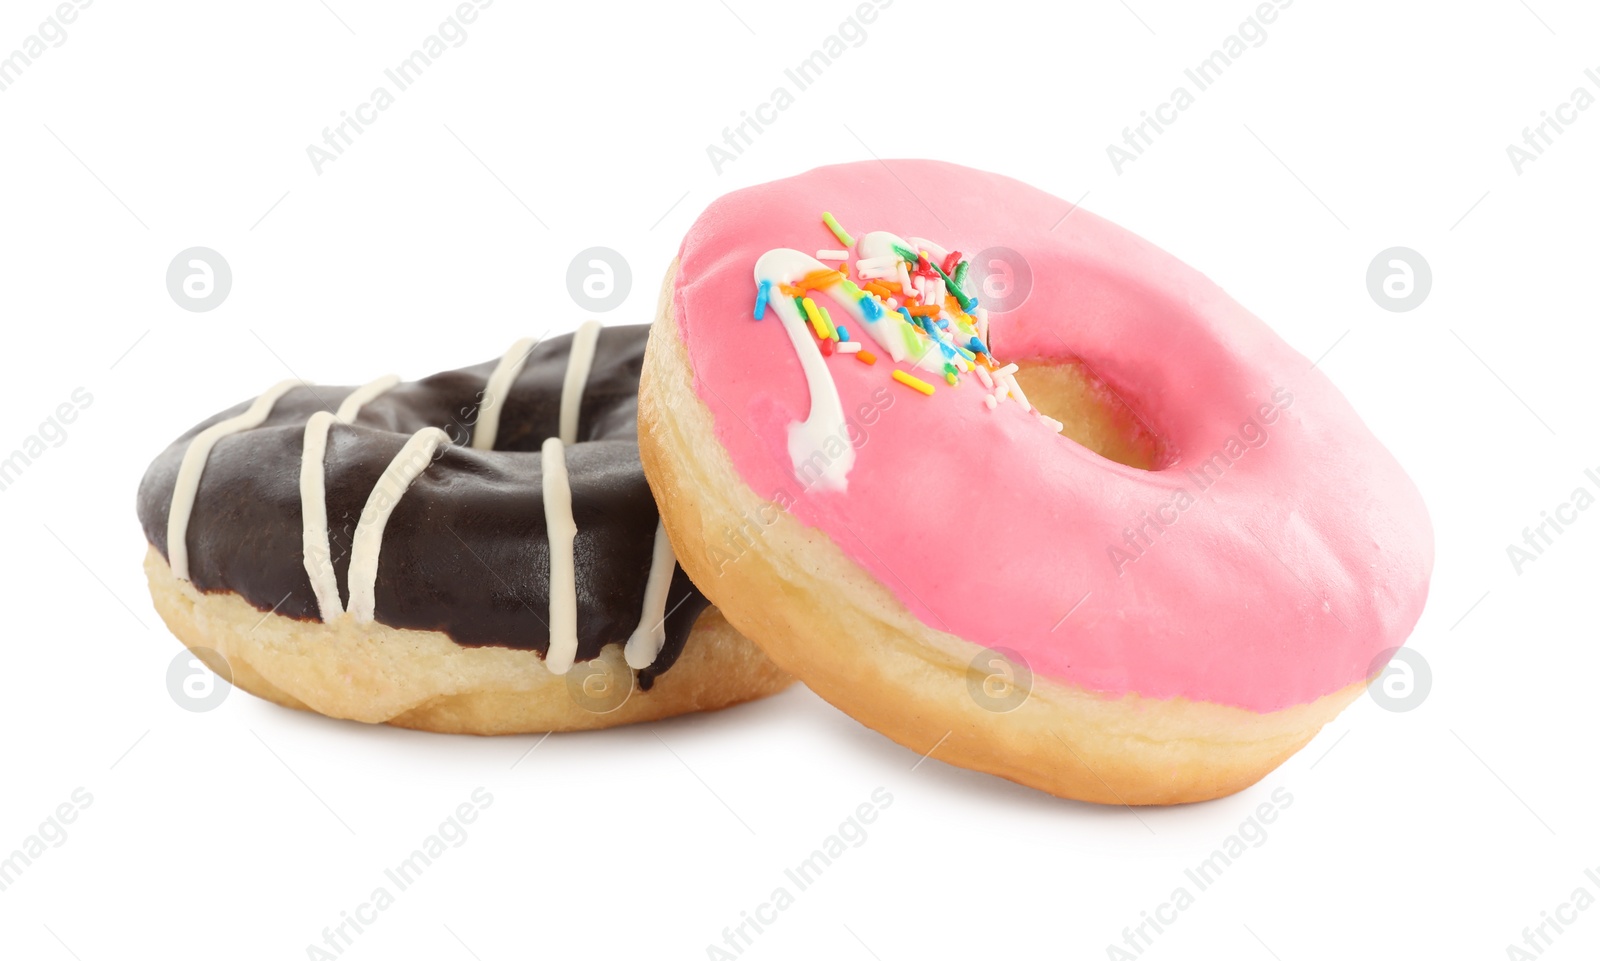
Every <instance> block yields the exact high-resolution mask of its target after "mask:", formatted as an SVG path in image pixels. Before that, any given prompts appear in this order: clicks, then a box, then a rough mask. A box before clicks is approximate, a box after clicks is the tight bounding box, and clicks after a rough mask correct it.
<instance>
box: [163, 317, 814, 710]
mask: <svg viewBox="0 0 1600 961" xmlns="http://www.w3.org/2000/svg"><path fill="white" fill-rule="evenodd" d="M648 333H649V327H648V326H632V327H611V328H602V327H601V326H600V325H599V324H598V323H595V322H593V321H591V322H589V323H587V324H585V325H584V326H583V327H582V328H580V330H579V331H578V332H577V333H576V334H573V335H568V336H563V337H558V338H553V339H550V340H546V341H543V342H538V343H535V342H533V341H531V340H523V341H519V342H518V343H517V344H515V345H513V346H512V348H511V350H510V351H508V352H507V353H506V355H505V356H504V357H503V358H501V359H500V360H499V361H498V362H490V363H486V364H480V365H478V366H475V367H469V368H465V369H462V370H455V371H449V372H446V373H441V374H436V375H434V376H432V377H428V378H426V379H424V380H421V381H416V382H411V383H401V382H399V380H398V378H395V377H386V378H382V379H380V380H377V381H374V382H372V383H370V384H367V385H365V386H363V387H359V388H353V389H352V388H337V387H318V386H312V385H308V384H304V383H302V382H299V381H287V382H284V383H282V384H279V385H278V386H276V387H274V388H273V389H271V390H269V391H268V392H267V393H266V394H263V395H262V396H261V397H259V398H257V399H256V400H255V401H253V402H251V403H248V404H243V405H239V406H237V407H234V408H232V409H230V410H228V411H225V412H223V413H222V414H219V415H217V416H215V417H213V418H211V419H210V420H208V421H206V422H204V423H202V424H200V425H199V426H197V427H195V428H194V429H192V430H190V431H189V432H188V433H186V434H184V435H183V436H182V437H180V438H178V439H177V440H176V441H174V442H173V443H172V444H171V446H169V447H168V448H167V449H166V450H165V451H164V452H162V454H161V455H160V456H158V457H157V458H156V460H155V462H154V463H152V464H151V466H150V468H149V470H148V471H147V472H146V473H145V476H144V480H143V482H142V483H141V485H140V488H139V497H138V512H139V519H140V522H141V524H142V525H143V527H144V532H145V536H146V538H147V540H148V541H149V543H150V545H151V547H152V548H153V550H154V551H156V552H159V553H160V554H161V555H162V556H163V557H165V558H166V560H167V563H168V566H169V567H170V570H171V575H172V576H173V577H174V578H175V579H176V580H177V581H180V582H187V583H188V584H189V585H192V587H193V588H194V589H195V591H197V592H198V594H199V596H200V597H201V598H204V597H206V596H208V595H212V594H215V593H218V592H232V593H233V594H236V595H238V596H239V597H240V598H242V599H243V600H244V601H246V602H247V603H248V604H250V605H251V606H252V607H254V608H255V609H257V610H259V611H262V612H272V613H273V614H275V615H277V616H279V617H287V618H291V619H295V620H299V621H304V622H310V623H327V624H329V625H332V624H333V623H334V622H336V621H340V620H343V619H353V620H354V621H355V622H357V623H358V624H361V625H366V624H371V623H372V622H376V623H377V624H379V625H384V626H387V627H390V628H395V629H402V630H411V631H428V632H440V633H442V634H443V635H446V636H448V638H449V639H450V640H451V641H453V642H454V643H455V644H456V645H460V646H463V647H469V648H471V647H484V646H493V647H501V648H512V649H517V650H523V651H532V652H537V654H538V655H539V656H540V657H541V658H543V660H544V666H545V668H546V669H548V671H549V672H550V673H552V674H557V675H561V674H565V673H566V672H567V671H568V670H569V669H570V668H571V666H572V665H573V663H574V662H575V661H576V662H584V661H590V660H593V659H595V658H597V657H599V656H600V655H601V653H602V650H603V648H604V647H605V646H606V645H609V644H625V658H626V662H627V665H628V667H630V668H632V669H633V670H635V671H636V672H637V680H638V686H639V688H640V689H643V690H645V691H648V690H650V689H651V687H652V686H653V685H654V684H655V682H656V681H657V680H658V679H659V678H660V677H661V676H662V675H663V674H664V673H665V672H667V671H668V670H669V669H670V668H672V666H673V665H674V663H676V662H677V661H678V660H679V658H680V656H681V655H682V654H683V651H684V646H685V642H686V641H687V639H688V638H689V635H690V632H691V629H692V628H693V627H694V625H695V623H696V621H697V619H699V618H700V616H701V614H702V612H704V611H705V610H706V608H707V606H708V602H707V600H706V598H705V596H704V595H703V594H701V593H700V592H699V591H698V590H697V589H696V588H695V586H694V585H693V584H692V583H691V582H690V580H689V578H688V576H687V575H686V574H684V572H683V571H682V569H681V568H679V567H678V566H677V564H676V560H675V558H674V557H673V555H672V550H671V546H670V545H669V544H668V543H667V539H666V535H665V533H664V531H663V529H662V528H661V525H660V520H659V517H658V514H657V511H656V505H655V502H654V501H653V500H652V498H651V494H650V490H649V488H648V486H647V485H646V483H645V478H644V472H643V469H642V467H641V465H640V462H639V450H638V426H637V421H638V393H637V392H638V381H639V371H640V367H641V365H642V362H643V355H644V348H645V341H646V338H647V336H648ZM154 583H155V575H154V574H152V584H153V586H154ZM164 613H165V612H164ZM169 623H170V619H169ZM176 629H177V628H176V627H175V628H174V630H176ZM180 636H181V632H180ZM185 640H186V641H189V640H190V639H189V638H187V637H185ZM741 641H742V639H741ZM191 646H195V645H194V644H192V643H191ZM785 683H786V682H785ZM763 693H770V692H769V691H763ZM739 699H741V700H742V699H743V698H739Z"/></svg>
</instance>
